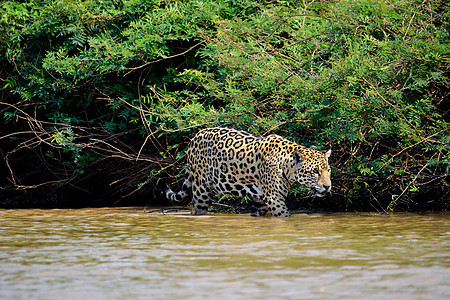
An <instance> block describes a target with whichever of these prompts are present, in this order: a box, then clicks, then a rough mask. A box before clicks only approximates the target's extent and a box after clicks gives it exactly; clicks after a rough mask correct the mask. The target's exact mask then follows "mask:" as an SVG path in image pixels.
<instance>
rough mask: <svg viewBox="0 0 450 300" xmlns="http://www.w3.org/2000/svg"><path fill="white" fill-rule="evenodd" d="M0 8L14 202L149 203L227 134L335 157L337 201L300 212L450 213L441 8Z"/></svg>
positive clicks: (5, 137) (347, 0)
mask: <svg viewBox="0 0 450 300" xmlns="http://www.w3.org/2000/svg"><path fill="white" fill-rule="evenodd" d="M0 5H1V7H0V9H1V10H2V17H1V19H0V55H1V56H0V60H1V61H0V64H1V65H0V67H1V69H0V81H1V82H0V84H1V86H2V99H3V100H2V101H1V103H0V105H1V109H2V117H3V120H2V121H3V125H2V130H1V132H0V134H1V136H0V138H1V140H0V142H1V145H2V146H1V150H2V155H3V157H4V158H5V162H6V164H5V166H4V171H5V172H4V173H7V174H8V176H7V177H4V178H2V179H1V181H0V182H1V184H2V188H3V189H4V190H5V191H6V190H13V189H23V190H25V191H30V189H37V188H39V187H42V186H45V185H46V186H59V189H60V190H61V191H62V192H61V193H63V195H62V196H61V197H62V198H65V193H69V192H70V191H72V190H73V189H74V188H75V189H81V190H84V191H87V192H88V193H90V194H91V195H92V198H96V197H100V195H103V196H104V195H107V196H106V197H111V199H116V198H117V197H123V196H126V195H133V197H138V196H137V194H138V193H136V191H138V190H139V191H140V192H141V194H142V195H143V196H145V195H146V194H147V193H149V190H150V189H151V184H148V183H151V182H152V181H153V180H154V178H155V177H156V176H161V175H163V174H165V175H164V176H168V175H170V176H175V178H177V176H178V175H180V174H181V172H182V164H183V161H184V157H183V150H184V149H185V147H186V145H187V142H188V141H189V138H190V137H191V136H193V135H194V134H195V132H197V131H198V130H200V129H202V128H205V127H209V126H215V125H226V126H233V127H238V128H242V129H245V130H248V131H251V132H253V133H256V134H263V135H264V134H269V133H278V134H280V135H283V136H285V137H287V138H289V139H291V140H294V141H296V142H298V143H301V144H304V145H307V146H311V147H317V148H319V149H320V148H323V149H325V148H328V147H331V148H332V149H333V156H332V161H331V163H332V165H333V173H334V175H333V179H334V185H335V187H334V190H335V194H334V197H333V198H332V199H328V202H326V203H325V202H320V201H316V202H314V201H313V202H308V201H309V200H308V201H307V200H306V199H303V200H300V202H295V201H294V202H293V203H291V205H297V206H303V207H307V208H313V209H319V208H321V209H323V208H325V209H329V210H343V209H376V210H380V211H381V210H389V209H391V210H392V209H394V208H395V207H400V208H409V209H447V207H448V203H449V197H450V196H449V195H450V194H449V193H450V187H449V183H448V173H449V169H450V154H449V142H450V138H449V132H448V125H449V113H448V108H449V106H448V99H447V98H448V93H449V92H448V91H449V78H448V76H449V57H450V55H449V51H450V50H449V33H450V26H449V17H450V10H449V6H448V5H447V4H446V2H445V1H402V0H399V1H383V2H380V1H370V0H363V1H352V0H342V1H310V2H308V1H266V2H264V1H262V2H255V1H249V0H248V1H247V0H241V1H239V0H235V1H226V0H215V1H212V0H205V1H157V0H153V1H142V0H129V1H126V0H124V1H95V0H89V1H82V2H81V1H67V0H57V1H50V0H41V1H39V0H32V1H27V2H25V3H24V2H23V1H4V2H3V3H2V4H0ZM106 191H108V192H106ZM293 194H294V195H293V197H292V198H293V199H294V198H296V199H298V198H299V197H300V196H304V194H303V193H302V190H301V189H297V190H294V191H293ZM5 195H6V193H5ZM8 195H10V194H8ZM39 195H40V194H39ZM40 197H41V196H40ZM398 205H400V206H398Z"/></svg>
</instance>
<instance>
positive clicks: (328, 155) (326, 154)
mask: <svg viewBox="0 0 450 300" xmlns="http://www.w3.org/2000/svg"><path fill="white" fill-rule="evenodd" d="M330 155H331V149H330V150H328V151H327V153H325V157H326V158H327V159H329V158H330Z"/></svg>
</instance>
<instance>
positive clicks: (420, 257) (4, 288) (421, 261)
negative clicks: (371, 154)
mask: <svg viewBox="0 0 450 300" xmlns="http://www.w3.org/2000/svg"><path fill="white" fill-rule="evenodd" d="M449 221H450V213H438V214H422V215H420V214H394V215H393V216H371V215H368V214H355V213H346V214H308V215H307V214H301V215H294V217H293V218H288V219H277V218H253V217H250V216H246V215H245V216H244V215H208V216H199V217H195V216H190V215H187V214H184V213H182V214H159V213H151V214H149V213H147V212H145V211H144V210H143V209H142V208H126V209H118V208H105V209H77V210H69V209H67V210H61V209H58V210H28V209H27V210H0V299H61V298H64V299H66V300H68V299H83V300H86V299H205V298H209V299H233V300H235V299H377V300H378V299H450V222H449Z"/></svg>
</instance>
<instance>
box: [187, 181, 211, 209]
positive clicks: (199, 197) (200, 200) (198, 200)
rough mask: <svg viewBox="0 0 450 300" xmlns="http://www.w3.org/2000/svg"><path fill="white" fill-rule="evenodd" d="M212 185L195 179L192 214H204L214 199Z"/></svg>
mask: <svg viewBox="0 0 450 300" xmlns="http://www.w3.org/2000/svg"><path fill="white" fill-rule="evenodd" d="M212 196H213V192H212V187H210V186H209V185H207V184H201V183H200V182H199V181H197V180H195V181H194V183H193V185H192V214H194V215H204V214H207V213H208V207H209V205H210V204H211V201H212Z"/></svg>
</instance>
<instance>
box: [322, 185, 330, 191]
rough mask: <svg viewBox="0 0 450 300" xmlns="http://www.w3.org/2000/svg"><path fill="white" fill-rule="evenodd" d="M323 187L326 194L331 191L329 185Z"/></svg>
mask: <svg viewBox="0 0 450 300" xmlns="http://www.w3.org/2000/svg"><path fill="white" fill-rule="evenodd" d="M323 187H324V188H325V190H326V192H327V193H329V192H330V191H331V185H323Z"/></svg>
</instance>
